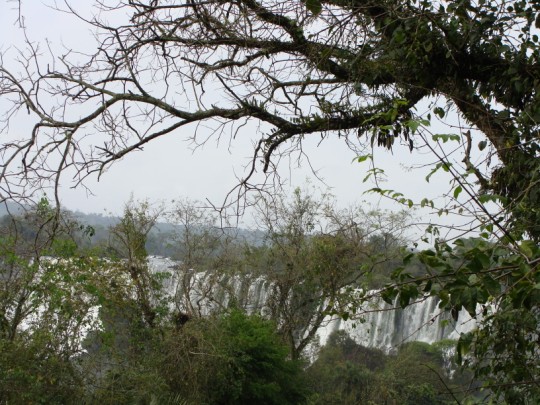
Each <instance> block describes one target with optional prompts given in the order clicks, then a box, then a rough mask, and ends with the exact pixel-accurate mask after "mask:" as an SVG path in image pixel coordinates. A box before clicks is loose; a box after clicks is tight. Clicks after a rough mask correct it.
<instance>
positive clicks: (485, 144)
mask: <svg viewBox="0 0 540 405" xmlns="http://www.w3.org/2000/svg"><path fill="white" fill-rule="evenodd" d="M486 146H487V141H485V140H484V141H480V142H478V149H480V150H484V149H485V148H486Z"/></svg>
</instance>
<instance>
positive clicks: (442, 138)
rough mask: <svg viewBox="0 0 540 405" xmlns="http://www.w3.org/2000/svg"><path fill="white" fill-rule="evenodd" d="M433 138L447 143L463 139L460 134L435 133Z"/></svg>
mask: <svg viewBox="0 0 540 405" xmlns="http://www.w3.org/2000/svg"><path fill="white" fill-rule="evenodd" d="M431 138H432V139H433V140H434V141H436V142H437V141H442V142H443V143H446V142H448V141H456V142H459V141H460V140H461V138H460V136H459V135H456V134H435V135H433V136H432V137H431Z"/></svg>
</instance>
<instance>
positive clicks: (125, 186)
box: [0, 0, 449, 222]
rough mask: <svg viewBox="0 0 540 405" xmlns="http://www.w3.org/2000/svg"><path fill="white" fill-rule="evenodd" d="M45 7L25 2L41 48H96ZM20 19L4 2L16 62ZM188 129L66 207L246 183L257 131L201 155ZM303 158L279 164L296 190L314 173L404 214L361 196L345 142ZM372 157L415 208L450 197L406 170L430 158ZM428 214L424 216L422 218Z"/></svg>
mask: <svg viewBox="0 0 540 405" xmlns="http://www.w3.org/2000/svg"><path fill="white" fill-rule="evenodd" d="M44 3H45V4H51V3H52V2H50V1H48V0H44V2H39V1H35V2H34V1H32V2H31V3H30V1H26V2H23V10H22V11H23V14H24V18H25V25H26V26H27V28H28V30H27V33H28V36H29V38H30V39H31V40H32V41H37V42H40V43H41V44H43V45H45V42H46V41H48V42H49V43H50V44H51V45H50V46H51V48H52V49H53V50H54V51H55V52H57V53H58V54H61V53H62V52H64V51H63V49H64V48H62V47H65V48H67V49H76V50H82V51H85V50H86V51H92V50H93V49H94V43H95V42H94V39H93V37H92V35H91V30H90V27H88V26H85V25H84V24H83V23H81V22H80V21H79V20H77V19H76V18H75V17H73V16H70V15H68V14H63V13H60V12H58V11H54V10H52V9H50V8H49V7H47V6H46V5H45V4H44ZM79 3H83V5H84V3H86V5H87V4H90V3H91V2H76V3H75V2H74V4H77V6H79ZM86 5H84V6H85V7H86ZM82 12H83V13H88V12H89V11H88V10H87V11H82ZM16 18H17V9H16V3H15V2H9V1H5V0H4V1H2V2H1V3H0V49H1V50H2V51H3V52H6V51H7V55H8V56H9V57H11V58H12V57H13V55H15V52H14V47H22V46H24V44H23V32H22V30H21V29H20V28H19V27H18V26H17V24H16V23H15V21H16ZM10 63H11V61H10V60H4V64H10ZM27 124H28V123H27ZM28 128H29V127H28V126H27V127H25V126H24V125H23V124H22V123H20V125H19V126H13V127H11V128H10V135H11V136H27V135H28V132H27V131H28ZM187 130H190V127H186V128H184V129H182V130H180V131H179V132H178V133H175V134H171V135H167V136H166V137H164V138H161V139H158V140H157V141H155V142H151V143H150V144H148V145H147V146H146V147H145V148H144V150H143V151H139V152H135V153H131V154H129V155H128V156H127V157H126V158H124V159H123V160H122V161H120V162H118V163H116V164H115V165H113V166H112V167H111V168H110V169H109V170H108V171H107V172H106V173H105V174H104V175H103V176H102V177H101V179H100V180H99V182H98V181H97V179H96V178H95V177H93V178H91V179H90V180H89V181H87V183H86V185H87V186H88V187H89V189H90V190H91V192H92V194H93V195H90V194H88V193H87V191H86V190H85V189H83V188H77V189H74V190H73V189H70V188H69V187H67V184H68V181H67V179H65V183H66V186H65V187H63V192H62V195H61V197H62V201H63V204H64V205H65V206H66V207H68V208H69V209H72V210H80V211H83V212H95V213H103V212H104V211H107V212H112V213H115V214H118V213H120V212H121V209H122V206H123V204H124V203H125V202H126V201H127V200H128V199H129V197H130V195H131V194H132V193H133V194H134V195H135V197H136V198H148V199H150V200H151V201H165V202H166V201H168V200H171V199H177V198H180V197H189V198H193V199H199V200H204V199H209V200H211V201H212V202H214V203H216V204H219V203H221V202H222V200H223V199H224V197H225V195H226V194H227V192H228V191H230V190H231V189H232V188H233V187H234V186H235V185H236V184H237V181H238V180H237V177H242V175H243V174H244V173H245V167H246V165H247V164H248V163H249V162H250V159H251V156H252V152H253V145H252V142H253V137H252V136H251V133H250V131H252V130H253V129H252V128H250V127H249V126H248V127H246V128H244V129H243V130H242V131H241V132H240V133H239V136H238V137H237V139H236V140H235V141H234V142H233V143H231V144H229V143H228V142H227V141H224V142H222V143H219V144H218V143H216V142H215V141H212V140H211V141H210V142H208V143H207V144H206V145H205V146H204V147H203V148H200V149H197V150H193V148H192V146H191V145H190V144H189V143H187V142H186V140H185V137H184V136H183V135H185V134H184V133H183V132H182V131H187ZM14 134H15V135H14ZM336 137H337V135H336ZM304 152H305V154H306V156H308V157H309V162H308V161H307V159H305V158H304V159H303V160H302V161H301V167H298V165H297V162H296V161H289V160H283V161H282V162H281V165H280V168H279V173H280V175H281V178H282V179H287V180H288V184H291V186H293V187H294V186H301V185H302V184H304V182H305V180H306V179H307V178H310V179H312V180H313V181H312V183H313V184H315V185H320V186H321V187H323V188H324V187H325V185H324V184H323V183H318V181H317V180H315V177H314V175H313V173H312V171H311V168H313V169H315V170H316V171H317V173H318V175H319V177H320V178H322V179H324V181H325V184H326V185H328V186H329V187H330V189H331V192H332V193H333V194H334V195H335V196H336V197H337V200H338V203H339V204H340V205H341V206H343V207H345V206H348V205H350V204H354V203H360V202H362V201H367V202H368V203H369V204H372V205H374V206H380V207H381V208H389V209H393V210H397V209H399V207H398V206H397V205H395V204H390V203H389V202H387V201H386V200H381V199H380V198H379V197H377V196H373V195H365V194H364V192H365V191H366V190H367V189H369V188H371V187H373V184H366V183H363V182H362V179H363V178H364V177H365V175H366V170H367V169H368V168H369V166H368V164H367V163H362V164H359V163H357V162H354V161H353V160H354V159H355V156H356V155H355V153H353V152H352V151H350V150H349V149H348V148H347V147H346V145H345V144H344V143H343V141H341V140H339V139H335V137H334V138H332V137H330V139H327V140H325V141H323V142H320V136H319V135H313V136H310V137H309V139H307V140H306V142H305V145H304ZM368 152H370V151H368ZM374 155H375V159H376V162H377V164H378V165H379V166H380V167H383V168H384V169H385V171H386V173H387V174H388V175H389V181H388V183H387V184H385V185H384V186H385V188H389V189H395V190H397V191H401V192H403V193H404V194H406V195H407V196H410V197H411V198H413V199H414V200H415V201H419V200H420V199H422V198H423V197H425V196H426V197H430V198H434V197H436V196H438V195H441V194H442V193H444V192H446V191H448V188H449V179H448V178H447V177H444V176H443V175H442V174H437V175H435V176H434V177H433V178H432V180H431V182H430V183H429V184H428V183H426V181H425V176H426V175H427V174H428V173H429V172H430V167H423V168H420V169H417V170H415V171H412V172H411V171H409V170H408V167H409V166H411V165H417V166H422V165H425V164H428V163H432V162H433V158H432V157H431V156H430V155H429V154H423V153H422V152H421V151H413V153H410V152H409V151H408V148H406V147H404V146H399V145H398V146H397V147H396V148H395V150H394V151H393V152H392V153H391V152H388V151H385V150H382V149H378V150H376V151H374ZM310 164H311V167H310ZM438 176H440V177H438ZM423 215H424V214H422V213H420V216H423ZM426 215H427V214H426ZM422 221H424V222H429V221H430V217H427V216H423V217H422Z"/></svg>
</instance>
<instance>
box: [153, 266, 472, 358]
mask: <svg viewBox="0 0 540 405" xmlns="http://www.w3.org/2000/svg"><path fill="white" fill-rule="evenodd" d="M149 266H150V268H151V270H152V271H153V272H154V273H160V272H161V273H163V272H165V273H169V274H170V275H171V277H169V278H168V279H167V280H166V282H165V284H164V287H165V288H166V289H167V290H168V291H169V293H170V294H171V295H172V296H174V297H176V298H175V301H176V304H177V305H179V301H178V299H179V298H178V297H179V296H183V297H184V299H185V298H186V296H189V304H184V305H183V306H182V305H179V307H180V308H179V309H181V310H187V311H188V312H190V311H193V310H195V311H197V312H198V315H207V314H210V313H212V312H215V311H218V310H221V309H223V308H226V307H227V306H228V305H229V304H230V302H231V299H234V300H235V303H236V305H238V306H240V307H242V308H244V309H245V310H246V311H247V312H248V313H260V314H262V315H263V316H264V315H265V314H266V313H267V310H268V307H267V305H266V303H267V298H268V294H269V290H270V288H269V287H270V283H269V282H268V281H267V280H265V279H264V278H263V277H258V278H249V277H240V276H226V275H216V273H210V272H195V271H193V270H192V271H189V272H180V271H179V270H178V269H179V266H178V263H176V262H174V261H173V260H170V259H166V258H160V257H150V258H149ZM179 286H182V287H179ZM179 288H181V291H180V290H179ZM373 296H374V298H373V299H371V300H370V301H369V303H365V304H364V305H363V307H362V309H361V310H360V311H359V312H358V313H357V314H356V315H355V316H352V317H351V318H349V319H347V320H343V319H341V318H339V317H330V316H328V317H327V318H325V320H324V322H323V324H322V325H321V327H320V328H319V330H318V336H319V343H320V344H321V345H324V344H325V343H326V341H327V339H328V337H329V336H330V334H331V333H332V332H334V331H336V330H345V331H346V332H347V333H348V334H349V335H350V336H351V337H352V338H353V339H354V340H355V341H356V342H357V343H359V344H361V345H363V346H366V347H373V348H378V349H382V350H384V351H386V352H390V351H392V350H394V349H396V348H397V347H399V346H400V345H401V344H403V343H405V342H410V341H421V342H426V343H434V342H437V341H440V340H443V339H454V340H456V339H458V338H459V336H460V334H461V333H464V332H468V331H471V330H472V329H474V328H475V326H476V322H475V320H474V319H472V318H471V317H470V316H469V314H468V313H467V312H466V311H464V310H462V311H461V312H460V313H459V316H458V319H457V321H454V320H452V318H451V316H450V314H449V313H448V312H443V311H441V310H440V309H439V308H438V300H437V299H436V298H434V297H427V298H426V299H424V300H422V301H420V302H417V303H415V304H414V305H410V306H409V307H407V308H405V309H401V308H396V307H395V306H393V305H389V304H387V303H385V302H384V301H383V300H382V299H381V298H380V297H378V296H376V294H373ZM187 305H190V306H191V308H190V309H188V308H186V306H187Z"/></svg>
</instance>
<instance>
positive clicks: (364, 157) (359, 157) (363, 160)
mask: <svg viewBox="0 0 540 405" xmlns="http://www.w3.org/2000/svg"><path fill="white" fill-rule="evenodd" d="M371 158H372V156H371V155H363V156H358V158H356V161H357V162H358V163H362V162H365V161H366V160H368V159H371Z"/></svg>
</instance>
